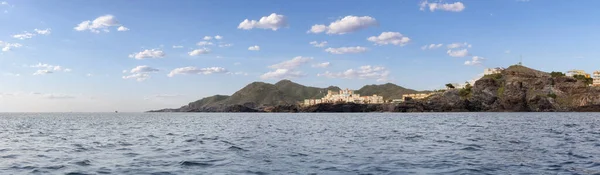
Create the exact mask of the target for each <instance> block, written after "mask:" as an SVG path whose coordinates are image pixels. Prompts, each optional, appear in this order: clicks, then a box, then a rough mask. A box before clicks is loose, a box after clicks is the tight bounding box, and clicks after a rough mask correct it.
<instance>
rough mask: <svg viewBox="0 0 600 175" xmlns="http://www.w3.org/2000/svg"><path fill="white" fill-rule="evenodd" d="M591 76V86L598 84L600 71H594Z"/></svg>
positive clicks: (599, 82)
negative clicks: (592, 80)
mask: <svg viewBox="0 0 600 175" xmlns="http://www.w3.org/2000/svg"><path fill="white" fill-rule="evenodd" d="M592 78H593V79H594V82H593V83H592V86H600V71H594V76H593V77H592Z"/></svg>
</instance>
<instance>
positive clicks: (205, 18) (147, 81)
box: [0, 0, 600, 112]
mask: <svg viewBox="0 0 600 175" xmlns="http://www.w3.org/2000/svg"><path fill="white" fill-rule="evenodd" d="M0 2H2V3H1V4H0V23H2V24H3V25H1V27H0V41H1V42H0V48H2V51H0V112H60V111H75V112H79V111H81V112H103V111H114V110H119V111H133V112H136V111H145V110H149V109H158V108H166V107H179V106H181V105H184V104H187V103H188V102H190V101H194V100H197V99H200V98H202V97H205V96H210V95H214V94H227V95H228V94H232V93H233V92H235V91H236V90H238V89H240V88H242V87H243V86H244V85H246V84H248V83H250V82H253V81H264V82H270V83H274V82H277V81H279V80H281V79H291V80H293V81H296V82H298V83H301V84H304V85H310V86H317V87H326V86H329V85H335V86H339V87H344V88H345V87H347V88H351V89H358V88H360V87H361V86H363V85H366V84H383V83H386V82H392V83H396V84H398V85H401V86H404V87H407V88H412V89H417V90H426V89H427V90H429V89H436V88H441V87H443V84H445V83H449V82H454V83H461V82H465V81H468V80H471V79H474V78H477V77H478V76H480V75H481V73H482V72H483V69H484V68H486V67H507V66H510V65H512V64H515V63H517V62H518V61H519V55H522V56H523V60H524V64H525V65H526V66H529V67H532V68H536V69H539V70H543V71H567V70H569V69H583V70H586V71H588V72H591V71H594V70H597V69H600V59H597V58H598V57H599V56H600V53H599V52H598V51H597V50H598V49H596V47H597V44H596V41H599V40H600V35H598V31H600V21H598V20H597V19H596V17H598V16H600V12H599V11H597V10H596V8H595V7H598V6H599V5H600V1H592V0H589V1H577V3H574V2H572V1H562V0H544V1H541V0H529V1H523V0H486V1H480V0H444V1H419V0H415V1H412V0H405V1H379V2H372V1H308V2H306V1H274V0H273V1H242V0H239V1H193V0H190V1H159V0H149V1H75V0H70V1H58V0H48V1H33V0H18V1H17V0H6V1H2V0H0ZM263 17H264V18H265V19H264V20H260V19H261V18H263ZM246 19H247V21H245V20H246ZM86 21H88V22H86ZM36 29H37V30H36ZM107 31H108V32H107ZM206 36H209V37H206ZM216 36H219V37H216ZM205 37H206V38H205ZM217 38H219V39H217ZM313 41H315V42H316V44H309V43H311V42H313ZM325 42H326V43H325ZM432 44H433V45H432ZM430 45H431V47H429V46H430ZM254 46H258V47H254ZM424 46H425V47H424ZM250 47H253V49H250ZM256 48H258V49H256ZM466 61H469V62H466ZM136 68H137V69H136Z"/></svg>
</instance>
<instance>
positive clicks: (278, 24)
mask: <svg viewBox="0 0 600 175" xmlns="http://www.w3.org/2000/svg"><path fill="white" fill-rule="evenodd" d="M287 25H288V24H287V18H286V17H285V16H283V15H278V14H276V13H272V14H271V15H269V16H263V17H262V18H260V20H258V21H256V20H248V19H245V20H244V21H242V22H241V23H240V25H239V26H238V29H244V30H250V29H253V28H259V29H271V30H273V31H277V29H279V28H282V27H286V26H287Z"/></svg>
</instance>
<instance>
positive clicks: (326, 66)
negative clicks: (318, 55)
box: [312, 62, 331, 68]
mask: <svg viewBox="0 0 600 175" xmlns="http://www.w3.org/2000/svg"><path fill="white" fill-rule="evenodd" d="M330 65H331V63H329V62H323V63H318V64H313V65H312V67H318V68H328V67H329V66H330Z"/></svg>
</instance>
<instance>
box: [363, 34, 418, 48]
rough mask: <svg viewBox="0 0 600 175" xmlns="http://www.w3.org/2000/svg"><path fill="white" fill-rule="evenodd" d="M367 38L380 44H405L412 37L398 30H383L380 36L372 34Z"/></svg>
mask: <svg viewBox="0 0 600 175" xmlns="http://www.w3.org/2000/svg"><path fill="white" fill-rule="evenodd" d="M367 40H368V41H371V42H374V43H375V44H378V45H387V44H393V45H399V46H404V45H406V44H407V43H408V42H409V41H410V38H408V37H406V36H403V35H402V34H400V33H398V32H382V33H381V34H380V35H379V36H372V37H369V38H367Z"/></svg>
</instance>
